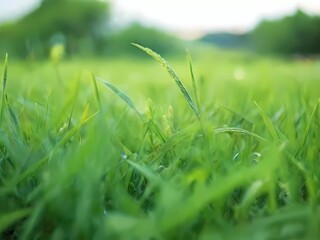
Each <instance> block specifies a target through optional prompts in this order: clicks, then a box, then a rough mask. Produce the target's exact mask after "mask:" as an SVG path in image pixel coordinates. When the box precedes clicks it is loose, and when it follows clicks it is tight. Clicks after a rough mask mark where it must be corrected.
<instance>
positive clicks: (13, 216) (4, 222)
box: [0, 209, 31, 233]
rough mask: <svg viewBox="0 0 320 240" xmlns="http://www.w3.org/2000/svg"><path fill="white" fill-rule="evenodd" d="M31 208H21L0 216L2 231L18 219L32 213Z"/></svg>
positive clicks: (0, 230)
mask: <svg viewBox="0 0 320 240" xmlns="http://www.w3.org/2000/svg"><path fill="white" fill-rule="evenodd" d="M30 212H31V210H30V209H20V210H17V211H14V212H11V213H7V214H4V215H2V216H1V217H0V233H1V232H3V231H4V230H6V229H7V228H8V227H10V226H11V225H13V224H15V223H16V222H17V221H19V220H21V219H22V218H25V217H26V216H28V215H29V214H30Z"/></svg>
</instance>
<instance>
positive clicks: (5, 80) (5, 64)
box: [0, 54, 8, 123]
mask: <svg viewBox="0 0 320 240" xmlns="http://www.w3.org/2000/svg"><path fill="white" fill-rule="evenodd" d="M7 78H8V54H6V56H5V59H4V70H3V80H2V103H1V112H0V121H1V123H2V115H3V109H4V104H5V94H6V93H5V92H6V87H7Z"/></svg>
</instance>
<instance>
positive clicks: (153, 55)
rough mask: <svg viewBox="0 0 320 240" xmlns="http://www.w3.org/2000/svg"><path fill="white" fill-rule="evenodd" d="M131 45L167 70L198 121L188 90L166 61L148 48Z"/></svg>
mask: <svg viewBox="0 0 320 240" xmlns="http://www.w3.org/2000/svg"><path fill="white" fill-rule="evenodd" d="M132 45H133V46H135V47H137V48H139V49H141V50H142V51H144V52H145V53H147V54H148V55H149V56H151V57H152V58H153V59H155V60H156V61H157V62H159V63H160V64H161V65H162V66H163V67H164V68H165V69H166V70H167V72H168V73H169V75H170V76H171V77H172V78H173V80H174V81H175V82H176V84H177V85H178V87H179V89H180V91H181V92H182V94H183V96H184V98H185V99H186V101H187V102H188V104H189V106H190V107H191V109H192V110H193V112H194V113H195V115H196V117H197V118H198V119H200V113H199V111H198V108H197V106H196V105H195V103H194V102H193V100H192V97H191V95H190V94H189V92H188V90H187V89H186V87H185V86H184V85H183V83H182V81H181V80H180V78H179V77H178V75H177V74H176V73H175V71H174V70H173V68H172V67H171V66H170V65H169V64H168V63H167V62H166V60H164V59H163V58H162V57H161V56H160V55H159V54H158V53H156V52H154V51H152V50H151V49H150V48H146V47H143V46H141V45H139V44H136V43H132Z"/></svg>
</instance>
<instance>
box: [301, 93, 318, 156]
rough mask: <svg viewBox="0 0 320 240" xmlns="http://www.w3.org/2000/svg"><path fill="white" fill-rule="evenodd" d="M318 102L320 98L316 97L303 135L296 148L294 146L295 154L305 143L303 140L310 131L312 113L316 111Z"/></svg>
mask: <svg viewBox="0 0 320 240" xmlns="http://www.w3.org/2000/svg"><path fill="white" fill-rule="evenodd" d="M319 103H320V99H318V101H317V103H316V105H315V106H314V108H313V111H312V113H311V117H310V119H309V122H308V125H307V127H306V129H305V130H304V133H303V136H302V138H301V140H300V142H299V144H298V145H297V148H296V151H295V156H297V155H298V154H299V152H300V151H301V149H303V147H304V145H305V142H306V140H307V136H308V134H309V131H310V127H311V124H312V121H313V119H314V115H315V114H316V111H317V110H318V107H319Z"/></svg>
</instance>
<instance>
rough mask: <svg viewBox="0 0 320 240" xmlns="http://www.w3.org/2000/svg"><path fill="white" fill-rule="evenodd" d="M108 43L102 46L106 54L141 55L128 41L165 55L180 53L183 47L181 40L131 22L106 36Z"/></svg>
mask: <svg viewBox="0 0 320 240" xmlns="http://www.w3.org/2000/svg"><path fill="white" fill-rule="evenodd" d="M107 41H108V43H109V44H108V45H106V47H105V48H104V49H105V51H106V53H107V54H117V55H119V54H123V55H132V56H135V57H141V54H139V52H137V51H136V50H135V49H134V48H132V47H131V46H130V43H138V44H140V45H143V46H149V47H150V48H152V49H154V50H155V51H156V52H158V53H160V54H161V55H165V56H170V55H171V56H173V55H177V54H180V53H181V51H182V50H183V48H182V47H181V40H178V39H177V38H176V37H174V36H172V35H170V34H168V33H165V32H163V31H160V30H157V29H155V28H148V27H144V26H142V25H140V24H132V25H130V26H129V27H127V28H125V29H123V30H121V31H120V32H117V33H115V34H113V35H111V36H109V37H108V38H107Z"/></svg>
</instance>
